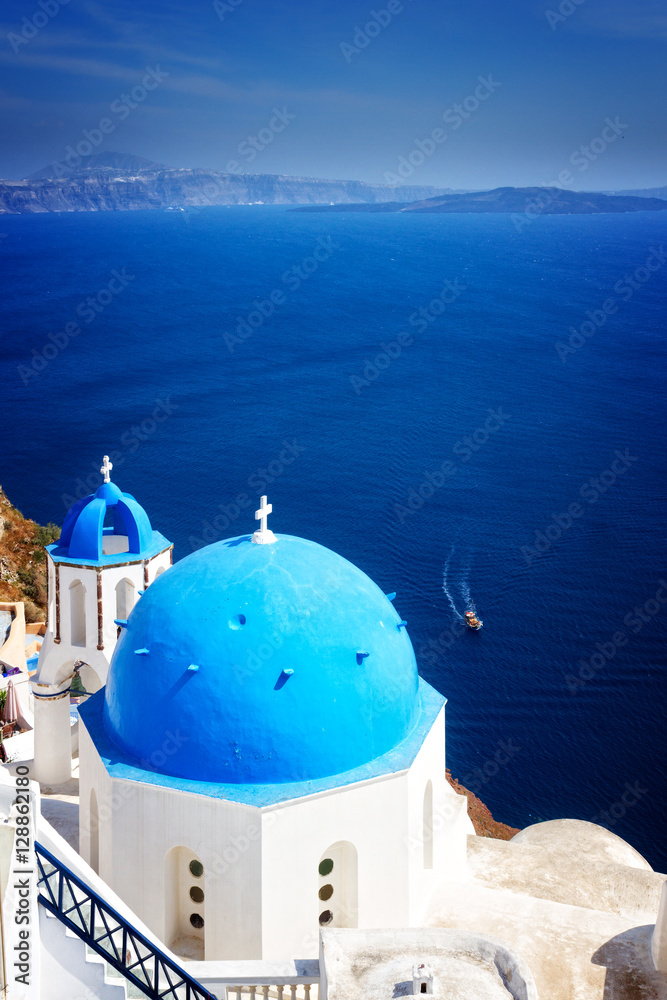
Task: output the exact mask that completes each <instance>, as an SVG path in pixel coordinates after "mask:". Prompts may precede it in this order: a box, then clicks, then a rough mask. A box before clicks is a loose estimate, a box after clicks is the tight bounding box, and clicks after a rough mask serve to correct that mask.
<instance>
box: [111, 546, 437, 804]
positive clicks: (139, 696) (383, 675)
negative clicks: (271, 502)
mask: <svg viewBox="0 0 667 1000" xmlns="http://www.w3.org/2000/svg"><path fill="white" fill-rule="evenodd" d="M418 683H419V680H418V675H417V665H416V662H415V656H414V652H413V649H412V644H411V642H410V639H409V637H408V635H407V632H406V630H405V628H404V627H402V626H401V622H400V618H399V616H398V615H397V613H396V611H395V609H394V607H393V605H392V604H391V602H390V601H389V600H388V599H387V597H385V595H384V594H383V593H382V591H381V590H380V589H379V588H378V587H377V586H376V584H374V583H373V581H372V580H370V579H369V577H367V576H366V575H365V574H364V573H362V572H361V570H359V569H357V567H356V566H353V565H352V563H350V562H348V561H347V560H346V559H343V558H342V557H341V556H339V555H336V553H334V552H332V551H331V550H330V549H326V548H324V547H323V546H321V545H317V544H316V543H315V542H309V541H306V540H305V539H302V538H295V537H293V536H291V535H278V536H277V540H276V541H275V542H274V543H273V544H271V545H257V544H254V543H252V542H251V541H250V536H242V537H239V538H232V539H229V540H227V541H223V542H218V543H216V544H215V545H209V546H207V547H206V548H204V549H200V550H199V551H198V552H195V553H193V554H192V555H190V556H187V558H185V559H183V560H182V561H181V562H179V563H177V564H176V565H175V566H174V567H172V568H171V569H169V570H168V571H167V572H166V573H164V574H163V575H162V576H161V577H159V578H158V579H157V580H156V581H155V582H154V583H153V584H152V585H151V586H150V587H149V588H148V590H147V591H146V593H145V594H144V595H143V596H142V598H141V600H140V601H139V602H138V604H137V605H136V606H135V608H134V610H133V611H132V614H131V615H130V619H129V623H128V627H127V629H124V630H123V633H122V636H121V638H120V641H119V643H118V645H117V647H116V650H115V653H114V656H113V659H112V661H111V666H110V669H109V675H108V679H107V685H106V692H105V704H104V725H105V728H106V730H107V733H108V734H109V736H110V737H111V739H112V740H113V742H114V743H115V744H116V745H117V746H118V747H119V748H121V749H122V750H124V751H125V752H126V753H128V754H130V756H132V757H133V758H134V759H136V760H140V761H142V762H143V763H144V765H146V766H147V767H149V768H152V769H153V770H156V771H159V772H161V773H164V774H168V775H172V776H175V777H179V778H188V779H194V780H198V781H212V782H220V783H226V784H237V785H238V784H273V783H281V782H293V781H306V780H313V779H316V778H323V777H328V776H331V775H335V774H340V773H343V772H345V771H348V770H351V769H352V768H355V767H358V766H360V765H363V764H366V763H369V762H371V761H373V760H375V759H376V758H377V757H379V756H380V755H382V754H384V753H386V752H387V751H389V750H391V749H392V748H393V747H395V746H397V745H398V744H399V743H400V742H401V741H402V740H404V739H405V738H406V736H408V734H409V733H410V732H411V731H412V729H413V728H414V726H415V724H416V722H417V721H418V718H419V698H418V693H417V692H418ZM173 734H178V736H179V739H177V740H173V739H172V738H171V736H172V735H173ZM179 743H180V745H179ZM174 747H175V749H174Z"/></svg>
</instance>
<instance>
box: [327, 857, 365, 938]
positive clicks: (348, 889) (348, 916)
mask: <svg viewBox="0 0 667 1000" xmlns="http://www.w3.org/2000/svg"><path fill="white" fill-rule="evenodd" d="M358 867H359V864H358V858H357V849H356V847H355V846H354V844H351V843H350V842H349V841H348V840H339V841H338V843H337V844H332V846H331V847H329V848H328V849H327V850H326V851H325V852H324V854H323V855H322V857H321V859H320V863H319V867H318V873H319V877H320V878H319V883H320V888H319V892H318V904H319V923H320V927H358V926H359V889H358Z"/></svg>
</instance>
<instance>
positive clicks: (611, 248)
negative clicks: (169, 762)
mask: <svg viewBox="0 0 667 1000" xmlns="http://www.w3.org/2000/svg"><path fill="white" fill-rule="evenodd" d="M666 246H667V215H666V214H665V213H650V212H645V213H644V212H640V213H634V214H622V215H573V216H546V215H545V216H539V215H533V216H531V217H528V216H525V217H524V216H518V217H512V216H510V215H424V214H419V215H416V214H412V213H399V214H363V213H361V214H359V213H354V214H348V213H327V212H321V213H304V212H294V211H289V210H288V209H287V208H284V207H275V206H263V205H252V206H236V207H219V208H218V207H209V208H203V209H201V210H194V211H185V212H183V211H160V210H156V211H151V212H144V211H141V212H124V213H72V214H54V215H50V214H45V215H25V216H3V217H2V219H1V220H0V261H1V276H0V281H1V282H2V294H1V296H0V322H1V329H2V340H1V345H0V373H1V377H2V395H1V398H0V441H1V443H0V482H1V483H2V485H3V487H4V488H5V490H6V491H7V493H8V495H9V497H10V498H11V500H12V501H13V502H14V503H15V504H16V505H17V506H18V507H19V508H20V509H21V510H22V511H23V513H24V514H25V515H27V516H29V517H32V518H35V519H36V520H37V521H39V522H42V523H45V522H50V521H53V522H56V523H62V520H63V517H64V515H65V512H66V509H67V507H68V506H69V505H70V504H71V503H72V502H73V500H75V499H76V498H77V497H78V496H82V495H84V494H85V493H88V492H90V491H91V489H93V488H95V486H96V485H97V484H98V483H99V482H100V480H101V477H100V474H99V468H100V464H101V459H102V456H103V455H104V454H108V455H110V457H111V461H112V462H113V465H114V470H113V474H112V476H113V479H114V480H115V481H116V482H117V483H118V484H119V485H120V486H121V487H122V489H123V490H125V491H127V492H130V493H132V494H133V495H135V496H136V497H137V499H138V500H139V501H140V502H141V503H142V504H143V505H144V506H145V507H146V509H147V511H148V512H149V514H150V517H151V519H152V523H153V525H154V527H156V528H158V529H159V530H160V531H161V532H162V533H163V534H164V535H166V536H167V538H169V539H170V540H172V541H173V542H174V545H175V558H176V559H181V558H183V557H184V556H186V555H187V554H188V553H189V552H191V551H193V549H196V548H198V547H200V546H201V545H204V544H208V543H209V542H212V541H215V540H217V539H219V538H225V537H229V536H233V535H239V534H244V533H247V532H250V531H252V530H254V527H255V519H254V511H255V509H256V508H257V507H258V506H259V501H260V497H261V496H262V495H263V494H266V495H268V498H269V502H270V503H271V504H272V505H273V513H272V514H271V517H270V518H269V526H270V527H272V528H273V530H274V531H277V532H284V533H289V534H295V535H302V536H304V537H307V538H310V539H313V540H315V541H317V542H319V543H321V544H323V545H326V546H328V547H330V548H332V549H334V550H335V551H336V552H338V553H340V554H341V555H343V556H345V557H346V558H347V559H350V560H351V561H352V562H354V563H355V564H357V565H358V566H359V567H361V569H363V570H364V571H365V572H366V573H367V574H369V575H370V576H371V577H372V578H373V579H374V580H375V581H376V582H377V583H378V584H379V586H380V587H382V588H383V589H384V590H385V592H390V591H395V592H396V593H397V597H396V600H395V605H396V608H397V609H398V611H399V613H400V614H401V616H402V618H403V619H405V620H406V621H407V623H408V631H409V634H410V636H411V639H412V642H413V645H414V648H415V652H416V656H417V661H418V664H419V669H420V672H421V674H422V675H423V676H424V677H425V678H426V680H428V681H429V682H430V683H431V684H432V685H434V686H435V687H436V688H437V689H438V690H439V691H441V692H443V694H444V695H446V697H447V699H448V701H447V709H446V719H447V766H448V767H449V768H450V769H451V772H452V774H453V775H454V776H455V777H457V778H458V779H459V780H460V781H461V782H463V784H465V785H466V786H467V787H468V788H470V789H471V790H473V791H475V792H476V793H477V794H478V795H479V796H480V798H481V799H482V800H483V801H484V802H485V803H486V804H487V805H488V806H489V808H490V809H491V810H492V812H493V815H494V817H495V818H496V819H498V820H501V821H503V822H505V823H508V824H510V825H512V826H516V827H525V826H527V825H529V824H531V823H537V822H542V821H545V820H550V819H555V818H562V817H574V818H578V819H582V820H591V821H593V822H596V823H601V824H602V825H604V826H607V827H608V828H609V829H610V830H612V831H613V832H614V833H616V834H618V835H619V836H621V837H623V838H624V839H626V840H627V841H629V842H630V843H631V844H632V845H633V846H634V847H635V848H636V849H637V850H638V851H640V852H641V854H643V855H644V857H645V858H646V859H647V860H648V861H649V862H650V864H651V865H652V866H653V867H654V868H656V869H657V870H660V871H663V872H667V841H666V840H665V837H664V818H665V800H666V795H667V775H666V754H665V749H666V746H665V743H666V740H665V714H666V711H667V668H666V663H665V654H664V648H665V633H666V630H667V604H666V603H665V600H667V582H666V581H667V560H666V558H665V540H666V534H667V531H666V524H665V508H664V497H665V484H666V481H667V480H666V476H665V472H666V464H667V463H666V456H665V415H666V409H667V397H666V394H665V374H666V371H667V367H666V362H667V358H666V343H665V322H664V315H665V314H664V303H665V298H666V293H667V257H666V256H665V247H666ZM471 601H474V604H475V607H476V610H477V613H478V616H479V618H481V620H482V621H483V623H484V626H483V628H482V629H481V630H479V631H476V632H473V631H470V630H468V629H465V627H464V626H463V625H462V616H463V613H464V612H465V610H466V609H467V608H468V607H469V603H470V602H471Z"/></svg>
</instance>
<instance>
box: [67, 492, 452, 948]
mask: <svg viewBox="0 0 667 1000" xmlns="http://www.w3.org/2000/svg"><path fill="white" fill-rule="evenodd" d="M112 488H113V489H114V491H116V492H114V497H115V496H116V493H119V491H117V490H116V488H115V487H112V484H107V485H106V486H105V487H102V489H106V490H107V491H109V490H111V489H112ZM98 492H99V491H98ZM119 503H120V501H119ZM127 509H128V506H127V503H126V506H125V507H124V508H123V510H124V511H125V512H126V511H127ZM270 512H271V506H270V505H267V503H266V498H265V497H263V498H262V507H261V509H260V510H259V511H258V512H257V513H258V517H259V519H260V522H261V527H260V528H259V529H258V530H257V531H256V532H255V533H254V534H253V535H252V536H250V535H244V536H240V537H237V538H231V539H227V540H225V541H221V542H217V543H215V544H213V545H209V546H207V547H205V548H203V549H200V550H199V551H197V552H195V553H192V554H191V555H189V556H188V557H186V558H185V559H183V560H182V561H180V562H178V563H177V564H176V565H175V566H174V567H173V568H172V569H170V570H169V572H167V573H165V574H164V575H163V576H160V577H159V578H158V579H156V580H155V581H154V582H153V583H151V586H150V587H148V588H147V589H146V590H145V593H143V595H142V596H141V597H140V598H139V599H138V600H137V602H136V604H134V607H133V608H132V609H129V610H128V618H127V622H126V623H124V624H122V625H121V636H120V639H119V640H118V644H117V646H116V649H115V652H114V655H113V658H112V660H111V664H110V666H109V671H108V675H107V677H106V678H105V680H106V686H105V688H104V690H103V691H99V692H98V693H97V694H95V695H94V696H93V697H92V698H90V699H89V700H88V702H87V703H86V704H85V705H84V706H82V709H81V716H82V720H83V731H82V732H81V733H80V737H79V757H80V844H81V853H82V855H83V857H84V858H85V859H86V860H87V861H88V862H89V863H90V864H91V866H92V867H93V868H94V869H95V870H96V871H97V872H98V873H99V874H100V876H101V877H102V878H103V879H104V880H105V882H106V883H107V884H108V885H109V886H110V887H111V888H112V889H113V890H114V891H115V892H117V893H118V894H119V895H120V896H121V897H122V898H123V899H124V900H126V902H127V903H128V904H129V905H130V906H131V907H132V909H133V910H134V911H135V912H136V913H137V914H138V916H139V917H140V918H141V919H142V920H143V921H144V922H145V923H146V924H147V925H148V926H149V927H151V929H153V930H154V931H155V933H156V934H158V935H159V936H160V937H161V939H162V940H163V941H164V942H165V943H166V944H167V946H168V947H170V948H172V949H173V950H175V951H176V952H177V953H179V954H183V955H187V956H189V957H192V958H201V959H206V960H210V959H231V958H235V959H238V958H243V959H259V958H265V959H266V958H280V957H282V956H285V955H291V954H299V955H305V956H306V957H307V956H309V955H313V956H315V955H316V954H317V951H318V940H319V930H320V927H361V928H363V927H377V926H385V927H391V926H395V927H409V926H415V925H417V924H418V923H419V922H420V921H421V919H422V917H423V911H424V907H425V905H426V903H427V901H428V899H429V897H430V895H431V892H432V889H433V887H434V885H435V884H436V881H438V880H441V879H442V878H443V877H445V878H448V879H451V878H453V879H456V878H461V877H463V874H464V871H465V846H466V835H467V833H468V832H469V830H470V824H469V820H468V818H467V815H466V809H465V806H466V800H465V799H464V798H463V797H461V796H457V795H456V794H455V792H454V791H453V789H452V788H451V787H450V785H449V784H448V782H447V780H446V778H445V764H444V759H445V721H444V711H445V699H444V698H443V697H442V696H441V695H440V694H439V693H438V692H437V691H435V690H434V689H433V688H432V687H430V685H429V684H427V683H426V682H425V681H424V680H422V679H421V678H420V677H419V675H418V672H417V664H416V662H415V655H414V651H413V648H412V644H411V642H410V638H409V636H408V632H407V628H406V623H405V622H404V621H402V620H401V617H400V615H399V614H398V613H397V611H396V609H395V607H394V605H393V603H392V601H393V598H394V597H395V595H393V594H392V595H389V596H386V595H385V594H383V593H382V591H381V590H380V589H379V588H378V587H377V586H376V584H375V583H373V581H372V580H370V579H369V578H368V577H367V576H366V575H365V574H364V573H363V572H361V570H359V569H357V567H355V566H353V565H352V564H351V563H350V562H348V561H347V560H346V559H343V558H342V557H341V556H339V555H337V554H336V553H334V552H332V551H330V550H329V549H327V548H324V547H323V546H322V545H319V544H317V543H315V542H312V541H308V540H306V539H303V538H297V537H293V536H290V535H281V534H276V535H274V534H273V532H272V531H271V530H270V529H269V528H268V526H267V515H268V514H269V513H270ZM126 516H127V515H126ZM95 524H96V526H97V530H98V531H100V532H101V531H102V530H103V529H102V518H101V516H100V517H98V519H97V521H96V522H95ZM100 538H102V536H101V535H100ZM101 545H103V541H100V540H99V539H98V548H99V547H100V546H101ZM149 565H150V564H149Z"/></svg>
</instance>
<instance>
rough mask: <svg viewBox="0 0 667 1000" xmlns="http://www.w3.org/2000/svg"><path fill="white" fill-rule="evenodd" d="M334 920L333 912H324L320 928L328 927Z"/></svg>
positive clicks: (321, 914)
mask: <svg viewBox="0 0 667 1000" xmlns="http://www.w3.org/2000/svg"><path fill="white" fill-rule="evenodd" d="M332 920H333V913H332V912H331V910H323V911H322V912H321V913H320V927H326V926H327V924H330V923H331V921H332Z"/></svg>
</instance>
